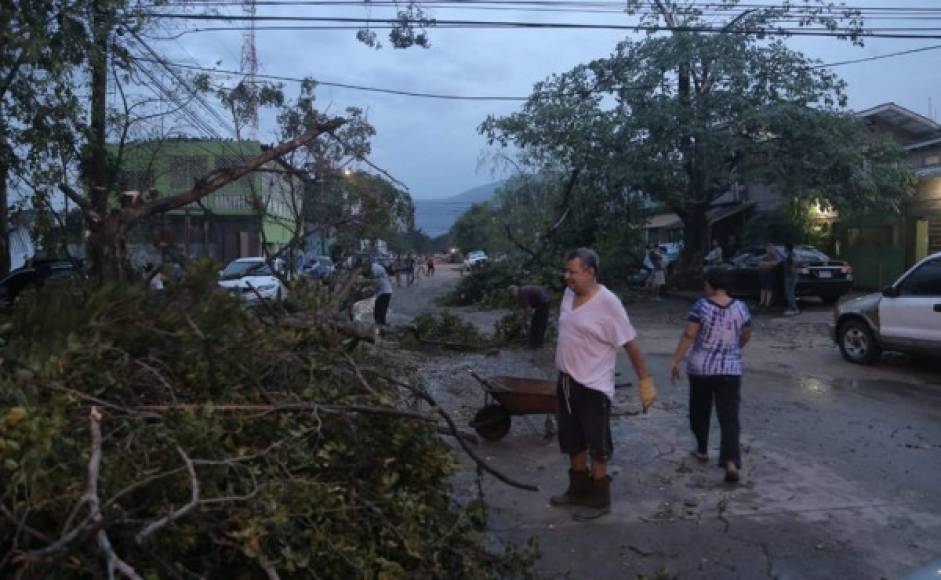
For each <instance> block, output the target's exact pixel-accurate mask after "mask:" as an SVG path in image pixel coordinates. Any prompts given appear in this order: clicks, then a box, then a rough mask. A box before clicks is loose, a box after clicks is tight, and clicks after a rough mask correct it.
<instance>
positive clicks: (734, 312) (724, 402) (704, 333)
mask: <svg viewBox="0 0 941 580" xmlns="http://www.w3.org/2000/svg"><path fill="white" fill-rule="evenodd" d="M705 287H706V297H705V298H700V299H699V300H698V301H697V302H696V304H694V305H693V308H692V309H691V310H690V312H689V317H688V321H687V323H686V328H685V330H684V331H683V336H682V337H680V342H679V344H678V345H677V346H676V353H675V354H674V355H673V365H672V368H671V369H670V376H671V379H672V380H673V382H676V381H677V379H679V378H680V363H682V362H683V359H684V357H685V358H686V374H687V375H689V425H690V429H691V430H692V431H693V435H695V436H696V444H697V448H696V451H694V452H693V456H694V457H696V459H698V460H699V461H702V462H706V461H708V460H709V456H708V451H709V419H710V416H711V415H712V405H713V401H715V407H716V415H717V416H718V417H719V428H720V431H721V433H722V441H721V444H720V448H719V449H720V450H719V466H720V467H724V468H725V481H727V482H730V483H735V482H737V481H738V480H739V474H738V472H739V470H740V469H741V468H742V458H741V451H740V449H739V422H738V409H739V403H740V400H741V386H742V347H744V346H745V344H746V343H747V342H748V340H749V339H750V338H751V315H750V314H749V312H748V307H747V306H746V305H745V303H744V302H741V301H739V300H735V299H734V298H732V297H731V296H729V294H728V291H727V289H728V278H727V276H726V275H725V272H722V271H710V272H708V273H707V274H706V284H705ZM690 346H692V350H690ZM687 351H689V356H688V357H687V356H686V353H687Z"/></svg>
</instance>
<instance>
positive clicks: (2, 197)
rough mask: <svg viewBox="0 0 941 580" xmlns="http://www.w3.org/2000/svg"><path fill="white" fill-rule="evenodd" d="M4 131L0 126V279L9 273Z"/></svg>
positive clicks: (6, 168) (7, 172)
mask: <svg viewBox="0 0 941 580" xmlns="http://www.w3.org/2000/svg"><path fill="white" fill-rule="evenodd" d="M5 135H6V132H5V129H4V128H3V126H2V125H0V277H2V276H6V275H7V274H9V273H10V215H9V211H8V208H7V179H8V177H9V172H10V167H9V165H8V164H7V156H6V154H7V151H6V148H7V144H6V139H5Z"/></svg>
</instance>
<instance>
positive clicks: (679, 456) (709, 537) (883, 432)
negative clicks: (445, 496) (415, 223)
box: [393, 269, 941, 579]
mask: <svg viewBox="0 0 941 580" xmlns="http://www.w3.org/2000/svg"><path fill="white" fill-rule="evenodd" d="M442 270H443V269H442ZM439 273H440V274H441V275H439V277H438V278H437V279H436V280H425V279H423V280H421V281H419V284H418V285H416V286H414V287H412V288H403V289H401V290H399V291H398V292H397V296H396V297H394V298H393V309H394V310H395V311H396V312H397V314H398V316H400V317H401V319H407V318H408V317H409V316H412V315H414V314H415V313H417V312H419V311H423V310H429V309H436V308H438V307H437V306H435V305H434V302H433V298H434V297H435V296H437V295H440V294H441V293H442V292H444V291H445V290H446V289H447V288H448V287H450V286H451V285H453V283H455V281H456V275H455V274H453V273H451V272H447V271H445V272H442V271H441V270H439ZM687 304H688V302H683V301H681V300H674V301H665V302H662V303H644V302H638V303H635V304H629V305H628V310H629V312H630V313H631V316H632V319H633V320H634V323H635V325H636V326H637V328H638V331H639V333H640V336H641V337H642V338H643V339H644V341H645V342H644V343H643V344H644V347H645V348H644V350H645V352H647V353H648V358H649V363H650V366H651V368H652V371H653V373H654V377H655V379H656V381H657V384H658V387H659V393H660V398H659V401H658V402H657V404H656V405H655V406H654V408H653V409H652V410H651V411H650V412H649V413H647V414H646V415H636V414H633V413H634V412H635V411H636V395H635V393H634V392H633V389H632V388H626V389H620V390H619V391H618V393H617V399H616V401H615V407H614V409H615V415H616V416H615V417H614V418H613V420H612V421H613V431H614V440H615V457H614V459H613V461H612V463H611V466H610V471H611V472H612V473H613V474H614V481H613V486H612V495H613V500H614V505H613V509H612V513H611V514H610V515H608V516H606V517H604V518H602V519H600V520H597V521H594V522H589V523H577V522H574V521H573V520H572V519H571V512H569V511H568V510H564V509H557V508H551V507H549V505H548V501H547V498H548V496H549V495H551V494H552V493H555V492H557V491H559V490H561V489H563V488H564V486H565V477H566V468H567V462H566V459H565V458H564V457H563V456H561V455H560V454H559V452H558V449H557V446H556V444H555V442H554V441H553V440H548V441H547V440H545V439H544V437H543V433H542V417H517V418H514V420H513V427H512V429H511V431H510V433H509V435H508V436H507V437H506V438H505V439H503V440H502V441H499V442H496V443H482V444H481V446H480V448H479V451H480V452H481V453H482V454H483V455H485V456H486V457H487V458H488V460H489V461H491V462H492V463H493V465H494V466H495V467H497V468H498V469H500V470H503V471H505V472H506V473H507V474H509V475H511V476H513V477H515V478H517V479H519V480H522V481H527V482H531V483H535V484H537V485H539V486H540V492H538V493H533V492H527V491H522V490H518V489H514V488H510V487H508V486H506V485H504V484H501V483H499V482H497V481H496V480H494V479H493V478H487V479H486V482H485V485H484V490H485V495H486V499H487V500H488V503H489V504H490V506H491V512H490V525H491V528H492V530H493V531H494V532H495V537H496V538H497V539H498V540H502V539H506V540H513V541H521V540H524V539H526V538H528V537H531V536H535V537H536V538H537V539H538V542H539V545H540V548H541V550H542V558H541V560H540V562H539V565H538V568H539V569H540V570H541V571H543V572H545V573H547V574H548V575H549V576H564V575H567V577H570V578H635V577H636V576H637V575H644V577H646V578H656V577H661V578H673V577H676V578H723V579H724V578H745V579H752V578H902V577H904V576H905V575H906V573H907V572H908V571H911V570H912V569H914V568H917V567H918V566H920V565H922V564H924V563H926V562H928V561H931V560H935V559H938V558H941V494H939V491H938V490H939V489H941V485H939V484H941V375H939V374H938V369H937V367H936V366H932V365H930V364H929V365H928V366H913V365H912V364H911V363H909V362H906V360H905V359H900V360H891V359H890V360H888V361H886V362H885V363H883V364H882V365H880V366H879V367H874V368H866V367H856V366H852V365H848V364H847V363H845V362H843V361H842V360H841V359H840V358H839V355H838V353H837V352H836V350H835V347H833V346H832V344H830V343H829V342H828V340H827V337H826V328H825V327H826V321H827V317H828V313H827V312H826V311H825V310H822V309H821V310H818V311H817V313H816V314H815V313H814V309H813V308H810V311H809V312H807V313H805V314H806V315H802V317H803V318H800V317H799V319H796V320H795V319H780V320H778V319H776V318H775V317H766V318H758V319H756V339H755V343H756V344H755V346H754V349H753V352H752V353H750V354H749V358H747V359H746V366H747V369H748V370H747V371H746V375H745V377H744V384H743V405H742V410H741V421H742V440H743V445H744V451H745V455H744V472H743V475H744V477H743V481H742V483H740V484H739V485H737V486H729V485H727V484H724V483H723V482H722V471H721V470H720V469H718V468H717V467H715V466H714V465H713V464H709V465H701V464H698V463H696V462H695V461H692V460H691V459H690V458H689V456H688V452H689V450H690V449H691V447H692V437H691V435H690V434H689V431H688V427H687V421H688V419H687V407H686V398H687V396H688V394H687V393H688V390H687V386H686V384H685V383H683V382H681V383H678V384H676V385H671V384H670V383H669V381H668V377H667V372H668V368H667V367H668V361H669V353H670V352H671V351H672V346H673V344H675V340H676V336H677V335H678V333H679V328H680V325H681V323H682V320H683V319H684V318H685V309H686V306H687ZM456 311H457V312H458V313H460V314H462V315H463V316H465V317H467V318H468V319H469V320H474V321H475V322H477V323H478V324H480V325H481V326H482V327H483V328H485V329H486V328H487V327H488V325H489V324H492V321H493V320H495V319H496V318H498V317H499V315H500V314H502V313H500V312H477V311H473V310H471V309H457V310H456ZM552 354H553V353H552V350H551V347H547V349H545V350H543V351H539V352H536V353H532V352H530V351H513V350H504V351H502V352H500V354H499V355H497V356H492V355H491V356H488V355H485V354H447V353H441V354H438V355H435V356H427V355H422V356H416V357H415V360H414V365H415V366H416V367H417V369H418V370H419V372H420V373H421V374H422V375H423V376H424V377H425V378H426V379H427V381H428V384H429V386H430V388H431V389H432V390H433V391H434V392H435V393H436V394H437V395H438V396H439V398H440V399H441V400H442V401H443V402H444V404H445V406H446V407H447V408H449V409H450V410H451V411H452V412H453V413H454V414H455V415H456V416H458V417H459V418H460V420H461V421H463V422H465V424H466V422H468V421H469V420H470V417H472V416H473V413H474V412H475V411H476V409H477V408H479V407H480V405H481V404H482V396H481V395H480V391H479V389H478V388H477V386H476V385H475V384H474V382H473V380H472V379H470V378H469V377H467V376H465V375H464V374H462V373H460V372H459V369H461V368H462V367H464V366H471V367H474V368H476V369H477V370H478V371H479V372H481V373H482V374H485V375H487V374H490V375H497V374H511V375H520V376H530V377H542V378H552V377H553V375H554V369H553V365H552ZM619 372H621V375H622V376H621V377H619V380H624V379H625V378H626V379H630V378H631V372H630V369H629V367H627V366H626V365H624V364H623V361H621V363H620V364H619ZM718 436H719V433H718V426H717V425H716V422H715V420H713V433H712V447H713V448H712V450H711V454H712V455H713V457H715V456H716V455H717V445H718ZM455 485H456V491H457V493H458V495H459V496H472V495H474V494H475V493H476V486H475V483H474V474H473V471H472V470H469V469H468V470H467V471H465V472H464V473H462V474H461V475H460V476H459V477H458V478H457V479H456V481H455ZM658 574H659V576H658Z"/></svg>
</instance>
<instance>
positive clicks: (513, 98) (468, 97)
mask: <svg viewBox="0 0 941 580" xmlns="http://www.w3.org/2000/svg"><path fill="white" fill-rule="evenodd" d="M938 49H941V44H935V45H931V46H924V47H920V48H914V49H909V50H902V51H898V52H891V53H886V54H880V55H874V56H867V57H863V58H857V59H852V60H844V61H839V62H831V63H823V64H818V65H812V66H810V67H808V68H811V69H823V68H831V67H838V66H846V65H850V64H859V63H863V62H870V61H875V60H883V59H887V58H893V57H897V56H904V55H907V54H914V53H918V52H926V51H931V50H938ZM134 58H135V59H137V60H142V61H144V62H159V63H160V64H163V65H164V66H171V67H176V68H180V69H188V70H196V71H200V72H208V73H214V74H223V75H235V76H238V75H240V74H241V73H240V72H239V71H234V70H225V69H214V68H208V67H202V66H196V65H189V64H182V63H175V62H170V61H167V60H165V59H153V58H147V57H141V56H136V57H134ZM257 77H258V78H261V79H267V80H273V81H282V82H297V83H300V82H304V81H306V80H308V79H304V78H298V77H290V76H282V75H268V74H258V75H257ZM312 80H314V82H316V83H317V84H319V85H323V86H326V87H335V88H340V89H349V90H356V91H365V92H373V93H383V94H391V95H399V96H405V97H419V98H427V99H441V100H453V101H528V100H530V98H531V96H528V97H518V96H505V95H504V96H496V95H487V96H484V95H456V94H443V93H428V92H419V91H406V90H399V89H387V88H381V87H371V86H364V85H354V84H349V83H337V82H330V81H321V80H318V79H312ZM657 86H659V84H658V85H657ZM636 88H637V89H638V90H650V88H651V87H636ZM547 95H548V96H558V95H557V94H547Z"/></svg>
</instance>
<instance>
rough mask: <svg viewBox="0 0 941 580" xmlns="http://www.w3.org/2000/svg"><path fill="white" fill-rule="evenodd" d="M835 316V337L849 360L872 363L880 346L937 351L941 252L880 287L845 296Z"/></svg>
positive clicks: (940, 351) (940, 353)
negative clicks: (845, 299) (847, 297)
mask: <svg viewBox="0 0 941 580" xmlns="http://www.w3.org/2000/svg"><path fill="white" fill-rule="evenodd" d="M833 317H834V323H835V324H834V333H833V338H834V340H835V341H836V343H837V345H838V346H839V347H840V352H841V353H842V354H843V358H845V359H846V360H848V361H850V362H854V363H860V364H869V363H874V362H876V361H878V360H879V355H880V354H881V353H882V351H883V350H891V351H899V352H907V353H911V354H920V355H925V356H935V357H937V356H941V252H938V253H937V254H933V255H931V256H928V257H927V258H925V259H923V260H921V261H920V262H918V263H917V264H915V265H914V266H913V267H912V268H911V269H910V270H909V271H907V272H905V273H904V274H902V276H901V277H900V278H899V279H898V280H897V281H896V282H895V284H892V285H891V286H888V287H887V288H885V289H884V290H883V291H882V292H881V293H876V294H868V295H866V296H861V297H859V298H856V299H854V300H847V301H846V302H843V303H842V304H840V305H839V306H837V307H836V309H835V310H834V313H833Z"/></svg>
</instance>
